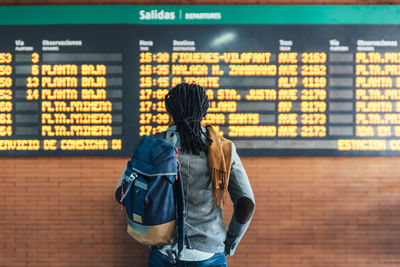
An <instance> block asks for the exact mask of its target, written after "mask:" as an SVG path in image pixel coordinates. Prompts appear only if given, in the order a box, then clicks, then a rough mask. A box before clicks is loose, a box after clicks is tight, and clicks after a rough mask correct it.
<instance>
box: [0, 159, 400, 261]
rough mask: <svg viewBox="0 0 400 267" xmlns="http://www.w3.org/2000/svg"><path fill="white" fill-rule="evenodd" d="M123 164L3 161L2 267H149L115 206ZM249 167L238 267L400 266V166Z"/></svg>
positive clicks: (284, 163)
mask: <svg viewBox="0 0 400 267" xmlns="http://www.w3.org/2000/svg"><path fill="white" fill-rule="evenodd" d="M126 160H127V159H126V158H107V157H83V158H79V157H54V158H43V157H32V158H1V159H0V170H1V173H0V218H1V219H0V240H1V242H0V266H2V267H3V266H5V267H9V266H10V267H11V266H32V267H33V266H37V267H45V266H49V267H50V266H65V267H70V266H80V267H83V266H121V267H122V266H132V267H133V266H137V267H140V266H146V257H147V248H146V247H144V246H141V245H138V244H136V243H135V241H134V240H132V239H131V238H130V237H129V236H128V235H127V234H126V233H125V220H124V216H123V214H122V213H121V211H120V210H119V206H118V204H117V203H115V202H114V200H113V189H114V186H115V184H116V182H117V180H118V178H119V175H120V172H121V171H122V169H123V167H124V165H125V162H126ZM243 163H244V166H245V168H246V170H247V172H248V174H249V177H250V181H251V184H252V186H253V189H254V193H255V197H256V214H255V217H254V219H253V222H252V224H251V226H250V228H249V231H248V233H247V234H246V236H245V238H244V239H243V241H242V243H241V244H240V245H239V247H238V250H237V253H236V255H235V256H234V257H232V258H230V259H229V264H230V266H231V267H244V266H245V267H247V266H248V267H250V266H251V267H256V266H257V267H264V266H271V267H283V266H285V267H286V266H287V267H289V266H296V267H297V266H301V267H303V266H304V267H309V266H341V267H342V266H343V267H347V266H348V267H350V266H351V267H353V266H357V267H358V266H359V267H365V266H373V267H375V266H390V267H395V266H396V267H397V266H400V197H399V196H400V194H399V193H400V187H399V182H400V174H399V173H400V165H399V164H398V158H389V157H386V158H383V157H382V158H326V157H325V158H323V157H321V158H272V157H271V158H269V157H264V158H251V157H247V158H243ZM230 212H231V207H230V206H228V207H226V209H225V213H226V214H225V215H226V216H225V217H226V218H227V219H228V216H229V213H230Z"/></svg>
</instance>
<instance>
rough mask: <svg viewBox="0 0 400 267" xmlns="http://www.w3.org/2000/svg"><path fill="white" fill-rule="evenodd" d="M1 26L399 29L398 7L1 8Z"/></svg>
mask: <svg viewBox="0 0 400 267" xmlns="http://www.w3.org/2000/svg"><path fill="white" fill-rule="evenodd" d="M0 12H1V13H0V14H2V15H1V17H0V25H60V24H152V25H188V24H400V6H382V5H379V6H373V5H368V6H349V5H342V6H340V5H331V6H329V5H324V6H315V5H313V6H303V5H302V6H254V5H251V6H249V5H246V6H136V5H95V6H0Z"/></svg>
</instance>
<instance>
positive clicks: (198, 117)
mask: <svg viewBox="0 0 400 267" xmlns="http://www.w3.org/2000/svg"><path fill="white" fill-rule="evenodd" d="M165 106H166V108H167V112H168V113H169V114H170V115H171V116H172V119H173V121H174V123H175V124H176V126H177V131H178V133H179V136H180V139H181V146H182V151H185V152H189V153H192V154H195V155H198V154H199V153H200V152H201V151H204V152H207V144H205V143H204V142H203V141H202V139H201V135H205V136H206V138H207V140H208V141H210V142H212V140H211V139H210V138H209V137H208V136H207V134H205V133H204V132H203V131H202V130H201V124H200V123H201V121H202V119H203V117H204V116H205V115H206V113H207V109H208V97H207V95H206V93H205V91H204V89H203V88H202V87H201V86H199V85H196V84H187V83H181V84H178V85H177V86H175V87H174V88H172V89H171V90H170V91H169V92H168V94H167V95H166V96H165Z"/></svg>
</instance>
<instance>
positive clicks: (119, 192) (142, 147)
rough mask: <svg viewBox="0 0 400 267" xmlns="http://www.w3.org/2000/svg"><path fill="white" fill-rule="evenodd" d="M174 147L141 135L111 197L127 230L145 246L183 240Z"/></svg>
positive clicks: (181, 196) (178, 180)
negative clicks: (121, 209)
mask: <svg viewBox="0 0 400 267" xmlns="http://www.w3.org/2000/svg"><path fill="white" fill-rule="evenodd" d="M179 168H180V165H179V162H178V157H177V150H176V149H175V147H174V146H173V145H171V144H170V143H168V142H166V141H164V140H162V139H159V138H154V137H149V136H144V137H143V139H142V140H141V142H140V143H139V144H138V145H137V147H136V149H135V151H134V153H133V156H132V158H131V159H130V161H129V162H128V164H127V166H126V169H125V171H124V173H123V175H122V177H121V179H120V181H119V183H118V185H117V188H116V191H115V197H116V199H117V201H118V202H119V203H121V204H122V205H123V206H124V208H125V210H126V215H127V218H128V227H127V231H128V233H129V235H131V236H132V237H133V238H134V239H136V240H137V241H138V242H140V243H142V244H144V245H149V246H160V245H167V244H171V243H172V242H173V241H174V240H175V242H178V253H179V254H180V252H181V251H182V249H183V245H184V239H185V229H184V212H185V207H184V206H185V203H184V197H183V187H182V180H181V176H180V171H179Z"/></svg>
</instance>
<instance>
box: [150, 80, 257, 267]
mask: <svg viewBox="0 0 400 267" xmlns="http://www.w3.org/2000/svg"><path fill="white" fill-rule="evenodd" d="M165 106H166V109H167V112H168V114H169V115H170V116H171V117H172V123H171V125H170V127H169V128H168V130H167V131H166V132H164V133H159V134H157V135H156V136H155V137H158V138H162V139H164V140H165V141H167V142H169V143H171V144H172V145H174V146H175V147H176V148H178V159H179V162H180V164H181V175H182V182H183V189H184V190H183V191H184V198H185V208H186V217H185V229H186V236H187V238H186V240H185V247H184V249H183V251H182V253H181V255H180V257H179V258H177V257H176V255H177V250H178V249H177V246H176V245H175V244H172V245H166V246H161V247H152V248H151V250H150V254H149V264H148V266H149V267H170V266H187V267H192V266H213V267H224V266H227V262H226V256H227V255H228V256H232V255H233V254H234V252H235V250H236V247H237V245H238V243H239V241H240V240H241V239H242V237H243V235H244V234H245V232H246V230H247V228H248V226H249V224H250V221H251V218H252V216H253V213H254V207H255V200H254V195H253V191H252V188H251V185H250V182H249V179H248V177H247V174H246V172H245V170H244V168H243V165H242V163H241V161H240V158H239V156H238V154H237V152H236V148H235V145H234V144H233V143H232V142H231V141H230V140H228V139H225V138H224V137H222V136H220V135H219V133H218V132H217V131H216V130H215V129H214V128H213V127H212V126H210V125H202V123H201V122H202V120H203V118H204V116H205V115H206V113H207V110H208V106H209V102H208V97H207V95H206V93H205V91H204V89H203V88H202V87H200V86H198V85H196V84H186V83H182V84H179V85H177V86H176V87H174V88H173V89H171V90H170V91H169V93H168V94H167V95H166V97H165ZM226 192H229V195H230V198H231V200H232V202H233V204H234V212H233V215H232V218H231V221H230V223H229V229H228V230H226V227H225V223H224V219H223V216H222V208H223V203H224V202H225V198H226V197H225V195H226Z"/></svg>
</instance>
